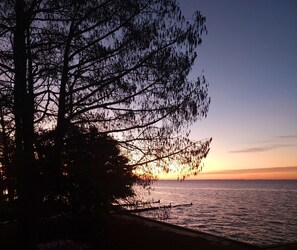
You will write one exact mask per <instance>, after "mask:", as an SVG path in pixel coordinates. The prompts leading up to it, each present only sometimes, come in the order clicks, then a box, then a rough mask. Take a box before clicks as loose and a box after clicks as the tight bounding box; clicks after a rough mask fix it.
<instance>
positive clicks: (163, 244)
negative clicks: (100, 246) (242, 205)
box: [106, 214, 297, 250]
mask: <svg viewBox="0 0 297 250" xmlns="http://www.w3.org/2000/svg"><path fill="white" fill-rule="evenodd" d="M108 221H109V222H111V225H110V230H111V231H110V232H108V231H107V232H106V233H107V234H106V235H107V239H106V240H107V241H108V239H109V237H108V234H109V233H113V234H114V236H119V240H121V241H122V245H125V244H127V245H126V248H125V247H124V248H121V247H120V248H118V247H119V246H113V245H112V244H111V245H109V247H108V248H106V249H137V247H140V246H138V243H139V241H141V239H143V238H144V237H143V236H144V235H146V236H147V238H148V239H150V241H151V242H150V243H148V245H149V246H148V247H147V248H140V249H150V248H152V247H153V249H162V250H163V249H176V250H182V249H187V250H192V249H197V248H199V249H202V250H203V249H220V250H225V249H226V250H227V249H228V250H233V249H234V250H235V249H238V250H252V249H254V250H256V249H266V250H293V249H297V242H296V243H288V244H282V245H270V246H256V245H252V244H248V243H245V242H240V241H236V240H232V239H227V238H224V237H220V236H216V235H212V234H208V233H204V232H200V231H197V230H194V229H189V228H184V227H180V226H177V225H172V224H169V223H166V222H162V221H156V220H153V219H150V218H145V217H142V216H138V215H118V214H112V215H110V216H109V218H108ZM124 228H126V229H127V230H124ZM121 229H122V230H121ZM118 230H119V231H118ZM112 231H113V232H112ZM121 231H122V233H123V232H124V231H127V232H128V231H131V232H137V233H136V234H135V235H134V237H133V234H132V235H130V236H129V234H127V233H126V232H125V233H123V234H122V235H121V233H120V232H121ZM124 234H125V235H124ZM137 237H138V238H137ZM134 238H137V239H136V240H135V239H134ZM115 239H116V237H115V238H114V240H115ZM134 241H135V248H133V247H132V248H131V246H133V242H134ZM153 242H155V245H153V246H152V245H151V244H152V243H153ZM107 245H108V243H107ZM113 247H116V248H113Z"/></svg>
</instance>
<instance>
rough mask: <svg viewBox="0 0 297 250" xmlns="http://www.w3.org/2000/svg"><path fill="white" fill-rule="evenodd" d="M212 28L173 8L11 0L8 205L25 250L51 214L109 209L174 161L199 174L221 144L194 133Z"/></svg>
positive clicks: (3, 50) (3, 180)
mask: <svg viewBox="0 0 297 250" xmlns="http://www.w3.org/2000/svg"><path fill="white" fill-rule="evenodd" d="M204 32H206V27H205V17H203V16H202V15H201V14H200V12H198V11H197V12H195V13H194V14H193V16H192V17H191V19H186V18H185V17H184V16H183V15H182V13H181V11H180V9H179V7H178V4H177V3H176V1H174V0H166V1H161V0H160V1H159V0H157V1H156V0H154V1H147V0H146V1H142V0H140V1H134V0H131V1H130V0H127V1H119V0H108V1H107V0H102V1H98V0H87V1H73V0H66V1H56V0H17V1H16V0H3V1H1V3H0V40H1V43H0V91H1V92H0V103H1V106H0V174H1V175H0V202H1V203H3V204H4V203H5V204H8V206H14V205H15V206H16V209H17V213H16V214H17V216H16V217H17V221H18V233H17V237H18V240H17V242H19V244H20V246H19V248H20V249H34V248H35V247H36V244H37V242H38V234H37V232H38V221H39V218H40V217H42V216H46V215H50V214H53V213H59V212H61V211H68V212H71V213H72V214H73V215H75V214H77V213H78V211H81V210H82V209H84V210H87V211H91V210H92V211H103V210H106V209H108V206H109V204H110V203H111V202H112V201H115V200H116V199H117V198H125V197H129V196H131V195H133V190H132V185H133V184H135V183H142V184H143V183H146V181H149V180H150V179H151V178H153V176H154V174H155V173H157V172H158V171H166V172H168V171H171V169H170V165H169V164H168V163H170V162H172V161H174V162H177V163H178V164H179V166H180V168H179V169H178V171H179V173H180V176H181V178H184V177H185V176H187V175H191V174H197V173H198V172H199V171H200V169H201V166H200V162H201V160H202V159H203V158H204V157H206V155H207V153H208V150H209V143H210V139H205V140H201V141H195V142H194V141H191V140H189V138H188V136H189V129H188V127H189V125H191V124H192V123H193V122H195V121H196V120H197V119H200V118H202V117H205V116H206V114H207V111H208V106H209V102H210V99H209V97H208V95H207V88H208V84H207V82H206V80H205V78H204V76H203V75H202V76H200V77H199V78H198V79H196V80H193V81H189V80H188V79H187V75H188V73H189V72H190V70H191V66H192V65H193V63H194V61H195V59H196V57H197V54H196V48H197V46H198V45H199V44H200V43H201V41H202V40H201V36H202V34H203V33H204ZM136 173H137V174H136ZM3 207H4V206H3ZM10 211H11V210H10Z"/></svg>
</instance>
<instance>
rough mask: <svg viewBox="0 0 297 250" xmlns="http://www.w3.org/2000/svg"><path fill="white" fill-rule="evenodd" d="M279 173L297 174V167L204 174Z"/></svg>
mask: <svg viewBox="0 0 297 250" xmlns="http://www.w3.org/2000/svg"><path fill="white" fill-rule="evenodd" d="M279 172H297V166H292V167H274V168H249V169H237V170H224V171H213V172H206V173H202V174H207V175H209V174H210V175H211V174H250V173H279Z"/></svg>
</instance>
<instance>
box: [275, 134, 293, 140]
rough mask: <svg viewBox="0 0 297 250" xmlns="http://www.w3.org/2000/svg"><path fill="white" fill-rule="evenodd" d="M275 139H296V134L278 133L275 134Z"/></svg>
mask: <svg viewBox="0 0 297 250" xmlns="http://www.w3.org/2000/svg"><path fill="white" fill-rule="evenodd" d="M275 139H281V140H287V139H289V140H290V139H296V140H297V135H279V136H276V137H275Z"/></svg>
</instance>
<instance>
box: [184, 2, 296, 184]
mask: <svg viewBox="0 0 297 250" xmlns="http://www.w3.org/2000/svg"><path fill="white" fill-rule="evenodd" d="M180 6H181V7H182V10H183V11H184V13H185V15H186V16H187V17H191V13H192V12H193V11H194V10H195V9H197V10H201V12H202V14H203V15H205V16H206V20H207V22H206V24H207V28H208V35H207V36H205V37H204V40H203V43H202V45H201V46H200V47H199V48H198V59H197V62H196V64H195V66H194V67H193V69H192V72H191V75H190V76H189V78H190V79H191V78H193V79H194V78H196V77H197V76H199V75H201V73H202V72H204V74H205V76H206V78H207V80H208V82H209V86H210V89H209V95H210V96H211V100H212V101H211V105H210V110H209V113H208V117H207V118H206V119H203V120H202V121H198V122H197V123H195V124H194V125H193V126H192V129H191V130H192V133H191V138H192V139H193V140H200V139H203V138H207V137H213V142H212V144H211V150H210V153H209V156H208V158H207V159H206V160H205V161H204V169H203V171H202V174H201V175H199V176H198V178H203V179H205V178H206V179H216V178H220V179H233V178H236V179H267V178H268V179H278V178H280V179H292V178H295V179H297V167H296V166H297V1H295V0H291V1H289V0H283V1H279V0H261V1H259V0H220V1H217V0H180ZM282 167H283V169H281V168H282ZM288 167H292V168H288ZM245 169H247V170H245ZM253 169H258V170H253ZM226 170H231V171H227V172H226ZM235 170H236V171H235ZM238 170H240V171H238ZM208 172H213V173H211V174H207V173H208Z"/></svg>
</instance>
